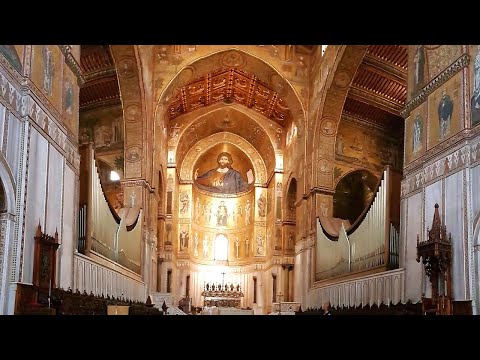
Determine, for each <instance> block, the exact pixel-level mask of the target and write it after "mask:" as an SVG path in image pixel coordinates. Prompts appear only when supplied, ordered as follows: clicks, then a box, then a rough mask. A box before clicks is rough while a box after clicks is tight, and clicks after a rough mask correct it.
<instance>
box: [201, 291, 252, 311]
mask: <svg viewBox="0 0 480 360" xmlns="http://www.w3.org/2000/svg"><path fill="white" fill-rule="evenodd" d="M202 296H203V306H204V308H214V309H238V310H239V309H240V307H241V301H242V298H243V292H242V291H241V288H240V285H239V284H237V285H236V286H235V285H233V284H231V283H230V284H215V283H206V284H205V285H204V287H203V291H202ZM217 315H219V314H217Z"/></svg>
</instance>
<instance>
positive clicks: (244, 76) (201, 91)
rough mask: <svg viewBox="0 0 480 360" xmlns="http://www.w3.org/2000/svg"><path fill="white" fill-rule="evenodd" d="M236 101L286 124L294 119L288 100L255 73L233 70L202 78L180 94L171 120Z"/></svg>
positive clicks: (170, 109)
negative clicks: (218, 103) (214, 105)
mask: <svg viewBox="0 0 480 360" xmlns="http://www.w3.org/2000/svg"><path fill="white" fill-rule="evenodd" d="M221 101H223V102H224V103H231V102H233V101H235V102H237V103H239V104H241V105H244V106H246V107H248V108H251V109H253V110H255V111H256V112H258V113H260V114H262V115H264V116H265V117H267V118H269V119H272V120H275V121H276V122H277V123H279V124H281V125H284V124H286V123H287V121H288V120H289V119H290V118H291V114H290V109H289V108H288V106H287V104H286V102H285V100H284V99H282V98H281V97H280V96H279V95H278V93H277V92H276V91H274V90H273V89H271V88H269V87H268V85H267V84H265V83H263V82H261V81H260V80H258V78H257V77H256V76H255V75H254V74H249V73H247V72H245V71H243V70H240V69H236V68H230V69H220V70H217V71H215V72H213V73H208V74H206V75H204V76H201V77H199V78H197V79H195V80H193V81H192V82H190V83H189V84H187V85H185V86H183V87H181V88H180V89H178V90H177V91H176V94H174V96H173V100H172V101H171V102H170V104H169V105H168V115H169V119H170V120H173V119H175V118H176V117H177V116H180V115H182V114H185V113H188V112H190V111H193V110H196V109H198V108H200V107H204V106H208V105H211V104H214V103H217V102H221Z"/></svg>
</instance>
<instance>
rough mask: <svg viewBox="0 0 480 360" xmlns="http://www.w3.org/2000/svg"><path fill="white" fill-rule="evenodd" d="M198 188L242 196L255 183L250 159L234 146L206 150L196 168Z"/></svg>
mask: <svg viewBox="0 0 480 360" xmlns="http://www.w3.org/2000/svg"><path fill="white" fill-rule="evenodd" d="M193 172H194V174H193V179H194V181H193V183H194V186H195V188H197V189H199V190H202V191H205V192H208V193H211V194H219V195H222V194H224V195H240V194H244V193H246V192H248V191H250V190H251V189H252V188H253V185H254V182H255V173H254V170H253V164H252V162H251V161H250V159H249V158H248V156H247V155H246V154H245V153H244V152H243V151H242V150H240V149H239V148H237V147H236V146H234V145H232V144H230V143H220V144H218V145H215V146H213V147H211V148H210V149H208V150H207V151H205V153H204V154H202V155H201V156H200V157H199V158H198V160H197V162H196V163H195V165H194V167H193Z"/></svg>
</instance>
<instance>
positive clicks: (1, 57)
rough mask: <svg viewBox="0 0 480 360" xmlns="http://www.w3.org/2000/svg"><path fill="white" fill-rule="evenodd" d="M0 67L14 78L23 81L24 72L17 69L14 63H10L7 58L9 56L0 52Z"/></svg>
mask: <svg viewBox="0 0 480 360" xmlns="http://www.w3.org/2000/svg"><path fill="white" fill-rule="evenodd" d="M0 64H1V65H0V69H1V68H2V67H3V68H4V69H5V70H6V72H7V73H8V75H10V76H11V77H12V78H13V79H15V80H17V81H18V82H19V83H21V82H22V80H23V79H24V78H23V76H22V74H20V73H19V72H18V71H17V69H15V68H14V67H13V65H12V64H10V61H8V60H7V58H6V57H5V56H4V55H3V54H2V53H0Z"/></svg>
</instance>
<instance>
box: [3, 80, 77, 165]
mask: <svg viewBox="0 0 480 360" xmlns="http://www.w3.org/2000/svg"><path fill="white" fill-rule="evenodd" d="M18 87H20V91H19V90H18ZM32 88H35V89H36V87H35V86H34V85H33V83H31V82H30V80H28V85H27V86H26V87H25V86H18V85H17V86H15V84H14V82H13V81H10V80H9V79H7V77H5V76H4V75H3V74H1V73H0V98H1V99H4V101H5V102H6V103H7V104H8V105H9V106H8V108H9V109H10V110H12V111H13V112H14V113H16V114H17V115H18V117H19V118H24V119H25V118H27V119H29V121H32V122H33V123H35V124H36V125H37V127H38V128H39V129H40V132H42V133H43V134H44V136H45V138H46V139H47V140H48V141H49V142H50V143H53V144H55V145H56V147H57V148H58V149H59V151H60V153H62V155H63V156H65V158H66V159H67V161H68V162H69V163H70V164H71V165H72V166H73V168H74V169H75V170H76V172H77V173H78V170H79V166H80V155H79V154H78V150H77V147H76V144H75V143H74V142H72V141H71V140H70V139H69V138H68V137H67V129H66V128H65V126H63V125H62V124H60V122H59V120H58V119H61V117H60V115H59V114H58V112H57V111H56V110H55V109H53V108H52V107H49V106H45V105H46V104H45V101H42V100H44V98H43V96H38V95H37V94H36V93H35V92H34V91H30V90H32ZM47 103H48V102H47ZM48 104H49V103H48ZM50 105H51V104H50ZM51 110H54V111H55V112H54V113H52V111H51Z"/></svg>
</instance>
